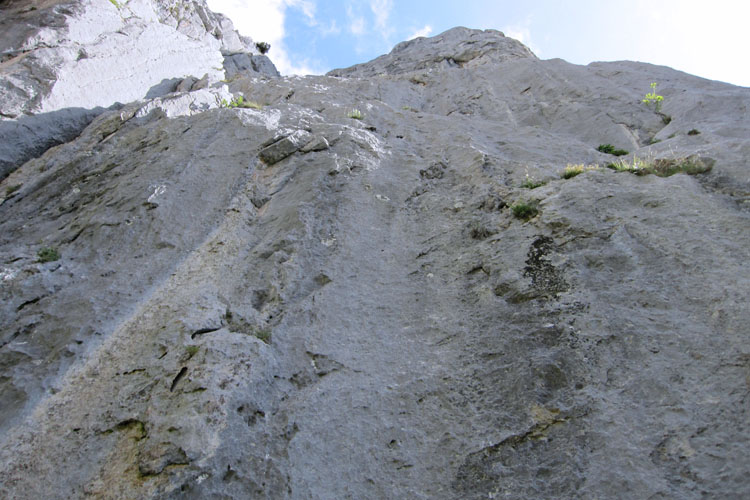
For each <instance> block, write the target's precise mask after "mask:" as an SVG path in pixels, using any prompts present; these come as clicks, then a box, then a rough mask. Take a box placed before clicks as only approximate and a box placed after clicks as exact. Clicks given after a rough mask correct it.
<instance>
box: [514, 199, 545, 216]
mask: <svg viewBox="0 0 750 500" xmlns="http://www.w3.org/2000/svg"><path fill="white" fill-rule="evenodd" d="M510 211H511V212H512V213H513V216H514V217H516V218H517V219H523V220H529V219H531V218H532V217H534V216H535V215H536V214H538V213H539V209H538V208H537V207H536V205H535V204H534V203H529V202H525V201H519V202H516V203H514V204H513V205H511V207H510Z"/></svg>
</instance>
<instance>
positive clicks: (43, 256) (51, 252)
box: [36, 247, 60, 263]
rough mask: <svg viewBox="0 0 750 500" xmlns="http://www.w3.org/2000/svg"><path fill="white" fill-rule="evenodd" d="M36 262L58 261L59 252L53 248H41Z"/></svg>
mask: <svg viewBox="0 0 750 500" xmlns="http://www.w3.org/2000/svg"><path fill="white" fill-rule="evenodd" d="M36 256H37V259H38V260H37V262H41V263H45V262H54V261H56V260H60V252H58V251H57V249H56V248H53V247H43V248H41V249H40V250H39V251H38V252H37V253H36Z"/></svg>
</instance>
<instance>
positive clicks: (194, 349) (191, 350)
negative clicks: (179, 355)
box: [185, 345, 200, 358]
mask: <svg viewBox="0 0 750 500" xmlns="http://www.w3.org/2000/svg"><path fill="white" fill-rule="evenodd" d="M199 349H200V347H198V346H197V345H186V346H185V352H187V353H188V355H189V356H190V357H191V358H192V357H193V356H195V355H196V353H197V352H198V350H199Z"/></svg>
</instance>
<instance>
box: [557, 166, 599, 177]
mask: <svg viewBox="0 0 750 500" xmlns="http://www.w3.org/2000/svg"><path fill="white" fill-rule="evenodd" d="M589 170H599V165H584V164H583V163H578V164H575V165H573V164H571V163H568V166H567V167H565V169H564V170H563V172H562V174H560V176H561V177H562V178H563V179H572V178H573V177H575V176H576V175H579V174H582V173H584V172H588V171H589Z"/></svg>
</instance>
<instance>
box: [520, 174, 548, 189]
mask: <svg viewBox="0 0 750 500" xmlns="http://www.w3.org/2000/svg"><path fill="white" fill-rule="evenodd" d="M545 184H547V183H546V182H545V181H538V180H536V179H534V178H533V177H530V176H529V175H526V179H524V181H523V182H522V183H521V187H522V188H525V189H536V188H538V187H540V186H544V185H545Z"/></svg>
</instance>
